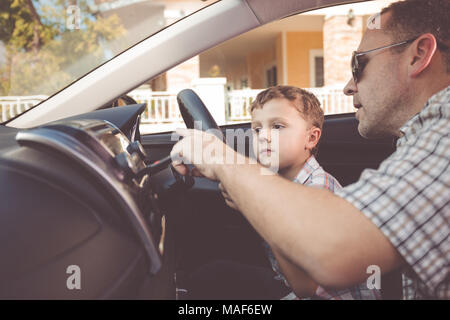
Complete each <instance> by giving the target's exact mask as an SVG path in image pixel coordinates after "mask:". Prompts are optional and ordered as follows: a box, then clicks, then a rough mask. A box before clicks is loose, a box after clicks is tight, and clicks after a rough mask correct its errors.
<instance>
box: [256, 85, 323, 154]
mask: <svg viewBox="0 0 450 320" xmlns="http://www.w3.org/2000/svg"><path fill="white" fill-rule="evenodd" d="M273 99H286V100H289V101H290V102H291V103H292V105H293V106H294V107H295V108H296V109H297V110H298V111H299V112H300V114H301V116H302V117H303V118H304V119H305V120H306V121H307V122H309V123H310V124H311V125H313V126H314V127H317V128H319V129H320V130H322V127H323V122H324V115H323V110H322V108H321V107H320V102H319V100H318V99H317V98H316V96H315V95H314V94H312V93H311V92H309V91H307V90H304V89H301V88H298V87H293V86H275V87H270V88H267V89H265V90H264V91H261V92H260V93H258V95H257V96H256V99H255V100H254V101H253V103H252V105H251V108H250V113H253V111H254V110H255V109H262V108H263V107H264V104H266V103H267V102H269V101H270V100H273ZM317 149H318V144H317V145H316V146H315V147H314V148H313V149H312V150H311V154H313V155H315V154H317Z"/></svg>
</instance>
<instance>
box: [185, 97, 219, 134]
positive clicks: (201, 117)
mask: <svg viewBox="0 0 450 320" xmlns="http://www.w3.org/2000/svg"><path fill="white" fill-rule="evenodd" d="M177 101H178V106H179V108H180V113H181V116H182V117H183V120H184V123H186V127H188V128H189V129H194V124H196V123H200V124H201V130H202V131H207V130H210V129H216V130H219V131H220V129H219V126H218V125H217V123H216V121H215V120H214V118H213V117H212V116H211V114H210V113H209V111H208V109H207V108H206V106H205V104H204V103H203V101H202V100H201V99H200V97H199V96H198V95H197V94H196V93H195V92H194V91H193V90H191V89H184V90H182V91H180V92H179V93H178V95H177ZM199 129H200V128H199Z"/></svg>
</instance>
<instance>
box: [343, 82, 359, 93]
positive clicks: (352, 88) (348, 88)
mask: <svg viewBox="0 0 450 320" xmlns="http://www.w3.org/2000/svg"><path fill="white" fill-rule="evenodd" d="M357 91H358V87H357V86H356V83H355V81H354V79H353V78H350V80H349V81H348V82H347V84H346V85H345V87H344V94H345V95H347V96H352V95H354V94H355V93H356V92H357Z"/></svg>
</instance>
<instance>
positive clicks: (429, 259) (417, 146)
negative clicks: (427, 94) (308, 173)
mask: <svg viewBox="0 0 450 320" xmlns="http://www.w3.org/2000/svg"><path fill="white" fill-rule="evenodd" d="M449 132H450V126H449V122H448V119H445V118H444V119H440V120H439V121H436V122H434V123H433V125H432V126H430V127H429V128H426V127H424V130H422V132H420V133H419V134H416V135H414V137H413V138H411V139H410V140H407V141H406V142H405V144H404V145H403V146H402V147H399V148H398V150H397V151H396V152H395V153H394V154H392V155H391V156H390V157H389V158H388V159H386V160H385V161H384V162H382V164H381V165H380V167H379V169H378V170H372V169H366V170H365V171H364V172H363V173H362V175H361V178H360V180H359V181H358V182H356V183H354V184H351V185H349V186H347V187H345V188H343V189H341V190H338V191H337V192H336V194H337V195H338V196H340V197H342V198H344V199H346V200H347V201H349V202H350V203H352V204H353V205H354V206H355V207H356V208H358V209H359V210H360V211H361V212H362V213H363V214H364V215H365V216H366V217H367V218H369V219H370V220H371V221H372V222H373V223H374V224H375V225H376V226H377V227H378V228H379V229H380V230H381V231H382V232H383V234H384V235H385V236H386V237H387V238H388V239H389V240H390V241H391V243H392V244H393V245H394V246H395V247H396V248H397V250H398V251H399V253H400V254H401V255H402V256H403V257H404V259H405V260H406V261H407V263H408V264H409V266H410V267H411V268H412V270H413V271H414V272H415V274H416V275H417V276H418V278H419V280H420V281H421V282H423V284H424V285H425V289H426V290H427V292H426V293H425V294H426V295H428V296H434V297H439V298H447V299H448V298H450V296H449V295H450V294H449V281H450V275H449V255H450V239H449V234H450V205H449V200H450V194H449V192H450V171H449V162H450V160H449V159H450V139H449Z"/></svg>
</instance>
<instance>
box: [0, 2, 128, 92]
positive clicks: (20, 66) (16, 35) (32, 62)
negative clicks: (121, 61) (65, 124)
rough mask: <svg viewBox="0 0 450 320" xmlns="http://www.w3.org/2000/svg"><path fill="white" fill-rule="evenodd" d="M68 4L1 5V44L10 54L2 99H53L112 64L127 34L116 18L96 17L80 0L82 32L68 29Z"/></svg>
mask: <svg viewBox="0 0 450 320" xmlns="http://www.w3.org/2000/svg"><path fill="white" fill-rule="evenodd" d="M67 2H68V1H63V0H46V1H43V2H42V3H39V2H38V1H37V0H34V1H29V0H2V1H1V4H0V41H1V42H2V43H3V45H4V47H5V52H6V54H5V57H4V59H3V61H0V62H1V65H0V96H2V95H3V96H5V95H41V94H43V95H50V94H53V93H55V92H56V91H58V90H60V89H62V88H64V87H65V86H67V85H68V84H70V83H71V82H72V81H74V80H76V79H78V78H79V77H80V76H82V75H83V74H85V73H86V72H88V71H89V70H91V69H92V68H94V67H95V66H97V65H99V64H100V63H102V62H104V61H106V59H107V58H108V56H107V55H105V52H112V50H111V48H110V46H111V43H112V44H114V42H118V41H120V38H122V37H123V36H124V35H125V29H124V28H123V26H122V24H121V22H120V19H119V18H118V17H117V16H116V15H112V16H110V17H108V18H103V17H101V16H100V15H96V14H94V13H92V12H90V9H89V7H88V6H87V4H86V1H78V2H79V3H80V4H79V6H80V7H79V8H80V12H81V15H80V18H81V21H80V29H74V30H71V29H69V28H67V26H66V21H67V20H66V19H67V17H66V15H67V12H66V5H67ZM30 3H32V4H33V5H34V9H35V11H36V13H37V15H33V13H32V10H30ZM110 54H111V53H110ZM0 58H1V57H0Z"/></svg>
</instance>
